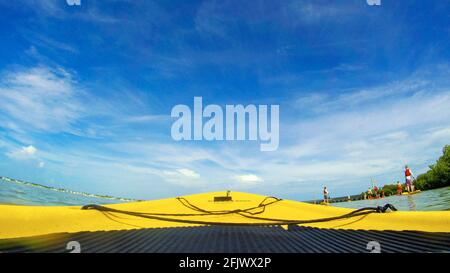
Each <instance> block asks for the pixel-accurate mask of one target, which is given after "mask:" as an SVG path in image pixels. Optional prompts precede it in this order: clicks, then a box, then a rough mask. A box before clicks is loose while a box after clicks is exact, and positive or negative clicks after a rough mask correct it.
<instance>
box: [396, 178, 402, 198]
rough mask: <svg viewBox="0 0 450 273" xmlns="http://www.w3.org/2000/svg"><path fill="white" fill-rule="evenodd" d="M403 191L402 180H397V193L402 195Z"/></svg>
mask: <svg viewBox="0 0 450 273" xmlns="http://www.w3.org/2000/svg"><path fill="white" fill-rule="evenodd" d="M402 191H403V190H402V184H400V181H397V195H401V194H402Z"/></svg>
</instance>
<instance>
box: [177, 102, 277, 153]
mask: <svg viewBox="0 0 450 273" xmlns="http://www.w3.org/2000/svg"><path fill="white" fill-rule="evenodd" d="M269 108H270V109H269ZM269 110H270V128H269V126H268V125H269ZM279 111H280V110H279V105H271V106H270V107H269V106H267V105H258V106H256V105H253V104H250V105H247V106H243V105H240V104H238V105H226V106H225V119H224V112H223V110H222V107H220V106H219V105H215V104H210V105H207V106H206V107H204V108H203V102H202V97H194V114H193V116H192V111H191V108H190V107H189V106H187V105H184V104H178V105H175V106H174V107H173V108H172V113H171V116H172V117H173V118H177V120H175V122H174V123H173V124H172V129H171V135H172V138H173V139H174V140H176V141H180V140H207V141H213V140H242V141H243V140H252V141H257V140H259V141H260V142H261V144H260V150H261V151H275V150H277V149H278V144H279ZM205 120H206V122H205V123H203V122H204V121H205ZM247 120H248V124H247ZM192 123H193V128H192ZM192 129H193V130H192Z"/></svg>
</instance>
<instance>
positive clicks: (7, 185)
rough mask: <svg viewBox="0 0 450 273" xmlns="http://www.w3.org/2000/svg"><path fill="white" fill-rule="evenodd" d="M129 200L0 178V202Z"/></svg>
mask: <svg viewBox="0 0 450 273" xmlns="http://www.w3.org/2000/svg"><path fill="white" fill-rule="evenodd" d="M127 201H131V200H126V199H122V198H101V197H95V196H92V195H90V194H86V193H81V192H70V191H66V190H61V189H56V188H51V189H49V188H45V187H42V186H39V185H30V184H29V183H27V182H22V181H17V182H14V181H11V180H8V179H7V178H6V179H3V178H0V204H15V205H41V206H81V205H87V204H111V203H122V202H127Z"/></svg>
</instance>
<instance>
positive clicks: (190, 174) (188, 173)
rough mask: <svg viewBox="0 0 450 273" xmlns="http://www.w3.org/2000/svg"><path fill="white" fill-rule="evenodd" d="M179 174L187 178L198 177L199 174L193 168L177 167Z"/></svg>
mask: <svg viewBox="0 0 450 273" xmlns="http://www.w3.org/2000/svg"><path fill="white" fill-rule="evenodd" d="M177 171H178V172H179V173H180V174H182V175H184V176H186V177H189V178H199V177H200V175H199V174H198V173H196V172H195V171H193V170H190V169H179V170H177Z"/></svg>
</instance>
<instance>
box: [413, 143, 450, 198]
mask: <svg viewBox="0 0 450 273" xmlns="http://www.w3.org/2000/svg"><path fill="white" fill-rule="evenodd" d="M442 153H443V155H442V156H441V157H440V158H439V159H438V161H436V163H435V164H433V165H430V170H429V171H427V172H426V173H424V174H421V175H419V176H418V177H417V179H416V181H415V183H414V185H415V187H416V188H418V189H419V190H431V189H436V188H442V187H446V186H450V145H446V146H445V147H444V149H442Z"/></svg>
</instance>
